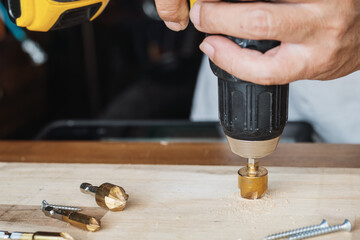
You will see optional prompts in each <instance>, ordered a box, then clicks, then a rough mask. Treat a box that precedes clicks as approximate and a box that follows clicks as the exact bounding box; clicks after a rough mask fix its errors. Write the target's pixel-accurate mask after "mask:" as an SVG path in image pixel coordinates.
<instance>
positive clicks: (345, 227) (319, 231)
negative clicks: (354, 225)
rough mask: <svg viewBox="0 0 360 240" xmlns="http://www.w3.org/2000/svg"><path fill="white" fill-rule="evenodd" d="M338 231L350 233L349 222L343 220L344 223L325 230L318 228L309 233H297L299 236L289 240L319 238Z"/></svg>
mask: <svg viewBox="0 0 360 240" xmlns="http://www.w3.org/2000/svg"><path fill="white" fill-rule="evenodd" d="M338 231H348V232H350V231H351V223H350V221H349V220H347V219H345V221H344V223H343V224H340V225H334V226H330V227H326V228H319V229H316V230H313V231H309V232H303V233H299V234H296V235H293V236H290V238H289V240H299V239H305V238H310V237H315V236H320V235H324V234H327V233H332V232H338Z"/></svg>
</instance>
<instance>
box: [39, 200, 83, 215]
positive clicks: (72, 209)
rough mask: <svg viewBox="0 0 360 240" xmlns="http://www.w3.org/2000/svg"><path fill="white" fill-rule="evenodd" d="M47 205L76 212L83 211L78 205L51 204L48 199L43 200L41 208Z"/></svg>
mask: <svg viewBox="0 0 360 240" xmlns="http://www.w3.org/2000/svg"><path fill="white" fill-rule="evenodd" d="M46 207H52V208H56V209H60V210H68V211H74V212H80V211H82V209H81V208H78V207H71V206H62V205H54V204H49V203H48V202H47V201H45V200H43V201H42V203H41V209H43V208H46Z"/></svg>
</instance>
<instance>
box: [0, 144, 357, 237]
mask: <svg viewBox="0 0 360 240" xmlns="http://www.w3.org/2000/svg"><path fill="white" fill-rule="evenodd" d="M34 162H37V163H34ZM46 162H47V163H48V162H50V163H51V164H47V163H46ZM70 162H77V163H76V164H69V163H70ZM101 162H103V163H107V164H99V163H101ZM262 162H263V163H266V164H265V165H270V166H271V167H268V170H269V193H268V194H267V195H266V196H265V197H264V198H262V199H260V200H255V201H252V200H245V199H242V198H241V197H240V196H239V191H238V189H237V175H236V171H237V170H238V168H239V165H244V164H245V160H238V158H237V157H235V158H234V156H233V155H232V154H231V153H229V150H228V147H227V145H226V144H223V143H221V144H220V143H192V144H183V143H167V142H162V143H96V142H88V143H86V142H82V143H80V142H73V143H71V142H0V170H1V174H0V188H1V189H2V194H0V229H2V230H7V231H39V230H41V231H65V232H69V233H71V234H72V235H73V237H74V238H75V239H77V240H79V239H80V240H81V239H84V240H85V239H90V240H91V239H97V240H98V239H235V240H236V239H242V240H247V239H249V240H252V239H262V238H263V237H265V236H266V235H268V234H272V233H275V232H278V231H283V230H287V229H289V228H296V227H302V226H305V225H310V224H318V223H320V222H321V220H322V219H323V218H325V219H327V220H328V221H329V223H330V224H337V223H342V222H343V221H344V219H345V218H348V219H349V220H350V221H351V223H352V224H353V231H352V233H344V232H341V233H335V234H331V235H327V236H326V237H323V238H319V239H360V230H359V228H360V224H359V216H360V168H359V166H360V146H359V145H331V144H282V145H280V146H279V148H278V151H277V152H276V153H274V154H273V155H272V156H269V157H268V158H267V159H265V160H263V161H262ZM129 163H132V164H129ZM134 163H136V164H134ZM145 164H146V165H145ZM159 164H162V165H159ZM209 165H212V166H209ZM224 165H229V166H224ZM273 166H276V167H273ZM279 166H280V167H279ZM285 166H292V167H285ZM319 166H321V167H322V168H318V167H319ZM84 181H86V182H90V183H93V184H101V183H104V182H111V183H114V184H118V185H120V186H122V187H124V188H125V190H126V191H127V193H128V194H129V195H130V198H129V201H128V205H127V207H126V209H125V210H124V211H123V212H115V213H114V212H106V211H105V210H102V209H101V208H99V207H97V205H96V203H95V200H94V198H92V197H91V196H89V195H85V194H82V193H81V192H80V190H79V186H80V184H81V183H82V182H84ZM44 199H45V200H47V201H48V202H50V203H54V204H66V205H74V206H79V207H82V208H84V212H85V213H86V214H89V215H94V216H96V217H98V218H100V219H101V222H102V229H101V230H100V231H99V232H96V233H88V232H85V231H82V230H78V229H76V228H74V227H72V226H70V225H68V224H67V223H63V222H60V221H58V220H55V219H51V218H48V217H45V216H44V215H43V213H42V212H41V210H40V203H41V201H42V200H44Z"/></svg>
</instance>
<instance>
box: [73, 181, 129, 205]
mask: <svg viewBox="0 0 360 240" xmlns="http://www.w3.org/2000/svg"><path fill="white" fill-rule="evenodd" d="M80 190H81V192H83V193H88V194H92V195H94V196H95V200H96V203H97V204H98V205H99V206H100V207H102V208H105V209H107V210H110V211H114V212H115V211H122V210H123V209H124V208H125V206H126V202H127V200H128V198H129V195H128V194H126V192H125V190H124V189H123V188H122V187H119V186H116V185H114V184H111V183H103V184H101V185H100V186H99V187H96V186H93V185H91V184H90V183H82V184H81V185H80Z"/></svg>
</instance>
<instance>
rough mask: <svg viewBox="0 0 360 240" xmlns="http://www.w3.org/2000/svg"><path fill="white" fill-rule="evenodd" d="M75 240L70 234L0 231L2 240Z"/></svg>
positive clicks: (0, 239)
mask: <svg viewBox="0 0 360 240" xmlns="http://www.w3.org/2000/svg"><path fill="white" fill-rule="evenodd" d="M12 239H13V240H15V239H16V240H74V238H73V237H71V236H70V235H69V234H68V233H62V232H60V233H56V232H35V233H25V232H14V233H9V232H5V231H0V240H12Z"/></svg>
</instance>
